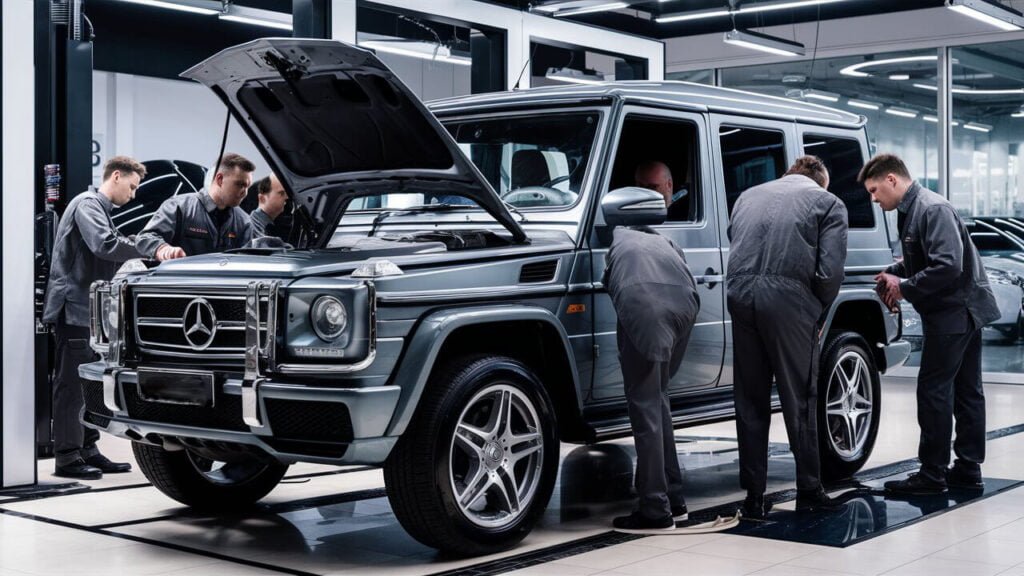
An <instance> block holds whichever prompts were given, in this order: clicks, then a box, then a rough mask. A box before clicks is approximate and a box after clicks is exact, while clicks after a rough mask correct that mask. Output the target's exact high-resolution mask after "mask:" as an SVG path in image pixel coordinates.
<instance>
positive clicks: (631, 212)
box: [601, 186, 668, 228]
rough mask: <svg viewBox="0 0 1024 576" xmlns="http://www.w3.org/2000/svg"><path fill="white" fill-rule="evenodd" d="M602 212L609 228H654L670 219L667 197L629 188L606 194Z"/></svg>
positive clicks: (657, 193)
mask: <svg viewBox="0 0 1024 576" xmlns="http://www.w3.org/2000/svg"><path fill="white" fill-rule="evenodd" d="M601 212H602V213H604V221H605V224H607V225H608V227H609V228H614V227H615V226H653V225H657V224H661V223H663V222H664V221H665V218H667V217H668V207H666V206H665V197H664V196H662V195H661V193H660V192H655V191H654V190H648V189H647V188H640V187H637V186H627V187H625V188H618V189H616V190H612V191H611V192H609V193H607V194H605V196H604V198H602V199H601Z"/></svg>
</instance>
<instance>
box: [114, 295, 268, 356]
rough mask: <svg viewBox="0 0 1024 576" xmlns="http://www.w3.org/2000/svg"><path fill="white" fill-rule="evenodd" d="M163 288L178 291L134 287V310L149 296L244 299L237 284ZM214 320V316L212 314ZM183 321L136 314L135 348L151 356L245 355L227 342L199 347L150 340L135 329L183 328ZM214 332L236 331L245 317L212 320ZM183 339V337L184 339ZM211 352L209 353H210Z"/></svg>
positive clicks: (240, 349)
mask: <svg viewBox="0 0 1024 576" xmlns="http://www.w3.org/2000/svg"><path fill="white" fill-rule="evenodd" d="M163 289H172V290H175V291H178V292H179V293H172V294H168V293H165V292H162V291H161V292H155V291H148V290H146V289H145V288H140V289H136V290H135V291H134V292H133V295H134V300H133V305H134V306H135V311H136V313H137V312H138V302H139V300H141V299H143V298H149V299H161V300H163V299H171V298H174V299H179V300H196V299H198V298H201V299H204V300H218V301H225V300H227V301H232V300H234V301H238V302H244V301H245V299H246V294H245V292H243V291H241V290H239V289H238V288H223V287H200V288H196V287H191V288H184V287H180V288H179V287H164V288H163ZM266 299H267V297H266V296H263V297H261V298H260V301H261V302H262V301H264V300H266ZM215 320H216V318H215ZM184 326H185V321H184V318H182V319H174V318H172V317H160V316H142V317H138V318H137V320H136V322H135V330H134V335H135V344H136V346H137V347H138V349H139V351H141V352H145V353H147V354H152V355H154V356H166V357H170V358H191V359H203V360H241V359H243V358H244V357H245V348H244V347H231V346H208V347H206V348H203V349H201V350H197V349H196V348H195V347H194V346H190V345H185V344H171V343H167V342H159V341H154V340H149V339H145V338H143V337H142V334H141V333H140V332H139V329H140V328H184ZM214 326H215V330H214V331H215V332H217V331H220V330H227V331H240V330H245V320H244V319H243V320H216V321H215V323H214ZM260 331H261V332H263V331H266V327H264V326H261V327H260ZM186 341H187V340H186ZM174 350H189V351H190V352H188V353H184V352H175V351H174ZM211 352H212V353H211Z"/></svg>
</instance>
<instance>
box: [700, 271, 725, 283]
mask: <svg viewBox="0 0 1024 576" xmlns="http://www.w3.org/2000/svg"><path fill="white" fill-rule="evenodd" d="M694 279H695V280H696V281H697V284H698V285H701V284H718V283H720V282H724V281H725V276H724V275H722V274H710V275H704V276H695V277H694Z"/></svg>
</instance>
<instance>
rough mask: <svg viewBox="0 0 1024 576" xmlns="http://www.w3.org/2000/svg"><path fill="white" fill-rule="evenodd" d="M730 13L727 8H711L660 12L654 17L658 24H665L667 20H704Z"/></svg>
mask: <svg viewBox="0 0 1024 576" xmlns="http://www.w3.org/2000/svg"><path fill="white" fill-rule="evenodd" d="M729 14H732V12H730V11H729V10H728V9H727V8H713V9H711V10H697V11H694V12H672V13H670V14H662V15H661V16H658V17H656V18H655V19H654V21H655V22H657V23H659V24H667V23H669V22H689V21H691V20H706V19H708V18H718V17H721V16H728V15H729Z"/></svg>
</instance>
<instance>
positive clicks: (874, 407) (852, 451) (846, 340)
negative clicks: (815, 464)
mask: <svg viewBox="0 0 1024 576" xmlns="http://www.w3.org/2000/svg"><path fill="white" fill-rule="evenodd" d="M858 358H859V361H860V362H862V363H863V365H862V366H863V369H864V373H863V374H862V376H861V378H862V379H863V380H862V381H861V384H860V386H863V387H864V388H863V389H867V390H870V397H869V398H868V397H866V396H864V395H863V394H862V393H861V394H860V397H861V398H868V399H869V400H870V407H871V414H870V421H869V422H867V423H862V422H861V420H860V419H862V418H864V416H859V417H858V418H857V419H856V422H857V425H856V426H855V427H854V428H855V432H854V434H853V436H854V437H855V438H863V441H862V442H860V441H858V442H854V443H851V442H848V441H847V442H844V437H846V438H848V437H849V436H850V434H849V433H848V432H847V431H848V430H849V428H846V427H845V424H846V420H845V419H844V418H842V417H840V416H831V417H829V415H828V413H827V410H828V404H829V401H830V392H831V393H832V397H831V400H832V401H835V400H836V399H837V398H838V396H836V393H840V391H839V389H832V390H830V388H829V386H830V381H833V375H834V374H835V371H836V367H837V364H838V363H839V362H840V360H842V361H843V362H844V367H845V368H847V370H848V371H849V368H850V366H851V365H853V364H855V363H856V361H857V359H858ZM837 377H838V376H837ZM835 385H836V383H835V382H833V386H835ZM863 389H862V390H863ZM840 394H841V393H840ZM857 404H858V406H862V405H863V404H864V403H863V402H860V401H859V400H858V401H857ZM833 407H834V408H835V405H833ZM842 407H843V408H845V409H850V408H855V407H856V406H851V405H843V406H842ZM881 411H882V386H881V377H880V375H879V373H878V368H877V367H876V366H875V360H874V357H873V356H872V355H871V353H870V349H869V348H868V344H867V342H866V341H865V340H864V338H863V337H861V335H860V334H857V333H855V332H833V333H830V334H829V335H828V339H827V340H826V343H825V346H824V348H823V349H822V353H821V359H820V362H819V371H818V449H819V453H820V457H821V474H822V479H823V480H824V481H826V482H834V481H837V480H842V479H844V478H849V477H850V476H852V475H853V474H855V473H856V472H857V471H858V470H860V469H861V468H862V467H863V466H864V464H865V463H866V462H867V460H868V458H869V457H871V451H872V450H873V449H874V447H875V439H876V437H877V436H878V424H879V421H880V419H881ZM840 427H842V429H840Z"/></svg>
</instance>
